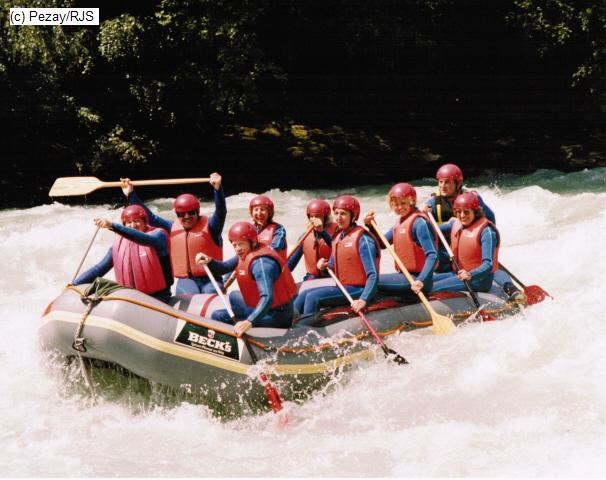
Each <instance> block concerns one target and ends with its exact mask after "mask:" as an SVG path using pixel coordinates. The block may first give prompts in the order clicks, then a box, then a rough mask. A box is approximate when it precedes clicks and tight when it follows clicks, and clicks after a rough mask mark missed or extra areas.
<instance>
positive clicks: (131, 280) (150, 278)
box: [74, 205, 173, 303]
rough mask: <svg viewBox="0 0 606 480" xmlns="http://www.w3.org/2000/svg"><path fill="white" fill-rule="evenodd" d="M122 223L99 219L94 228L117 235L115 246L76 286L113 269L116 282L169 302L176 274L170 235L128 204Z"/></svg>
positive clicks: (143, 212) (136, 206)
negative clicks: (172, 266)
mask: <svg viewBox="0 0 606 480" xmlns="http://www.w3.org/2000/svg"><path fill="white" fill-rule="evenodd" d="M121 220H122V223H121V224H120V223H112V222H110V221H109V220H107V219H105V218H96V219H95V225H97V226H98V227H100V228H107V229H108V230H111V231H113V232H116V234H117V235H116V239H115V241H114V244H113V246H112V247H110V249H109V250H108V252H107V254H106V255H105V257H103V259H102V260H101V261H100V262H99V263H98V264H97V265H95V266H93V267H91V268H90V269H88V270H87V271H86V272H84V273H83V274H82V275H80V276H79V277H78V278H77V279H76V280H75V281H74V285H80V284H82V283H91V282H92V281H93V280H94V279H95V278H96V277H102V276H103V275H105V274H106V273H107V272H109V271H110V270H111V269H112V267H113V269H114V272H115V275H116V281H117V282H118V283H120V284H121V285H124V286H125V287H129V288H135V289H137V290H140V291H142V292H143V293H147V294H148V295H151V296H152V297H154V298H157V299H158V300H160V301H162V302H165V303H168V300H169V298H170V287H171V285H172V283H173V275H172V270H171V265H170V257H169V254H168V232H167V231H166V230H163V229H161V228H154V227H151V226H150V225H149V219H148V216H147V212H146V211H145V210H144V209H143V208H142V207H141V206H139V205H129V206H128V207H126V208H125V209H124V210H122V214H121Z"/></svg>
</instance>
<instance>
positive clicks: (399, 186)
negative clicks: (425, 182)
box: [387, 183, 417, 203]
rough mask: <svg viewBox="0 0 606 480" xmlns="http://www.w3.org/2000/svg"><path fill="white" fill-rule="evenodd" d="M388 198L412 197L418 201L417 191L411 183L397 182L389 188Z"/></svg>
mask: <svg viewBox="0 0 606 480" xmlns="http://www.w3.org/2000/svg"><path fill="white" fill-rule="evenodd" d="M387 198H389V199H391V198H412V200H413V203H417V191H416V190H415V187H413V186H412V185H411V184H410V183H396V184H395V185H394V186H393V187H391V188H390V189H389V193H388V194H387Z"/></svg>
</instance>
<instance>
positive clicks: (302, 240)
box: [225, 225, 314, 290]
mask: <svg viewBox="0 0 606 480" xmlns="http://www.w3.org/2000/svg"><path fill="white" fill-rule="evenodd" d="M313 229H314V227H313V225H310V226H309V227H307V230H306V231H305V233H304V234H303V236H302V237H301V238H300V239H299V241H298V242H297V244H296V245H295V246H294V248H293V249H292V250H291V251H290V253H289V254H288V256H287V257H286V261H288V260H290V257H292V256H293V255H294V253H295V252H296V251H297V249H298V248H299V247H300V246H301V244H302V243H303V242H304V241H305V239H306V238H307V237H308V235H309V234H310V233H311V231H312V230H313ZM235 279H236V272H233V273H232V274H231V275H230V276H229V278H228V279H227V281H226V282H225V290H227V289H228V288H229V287H230V286H231V284H232V283H234V280H235Z"/></svg>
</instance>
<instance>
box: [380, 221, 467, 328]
mask: <svg viewBox="0 0 606 480" xmlns="http://www.w3.org/2000/svg"><path fill="white" fill-rule="evenodd" d="M370 224H371V225H372V226H373V227H374V229H375V232H376V233H377V235H378V236H379V238H380V239H381V241H382V242H383V245H385V248H387V250H389V253H390V254H391V256H392V257H393V259H394V260H395V262H396V263H397V264H398V267H400V271H401V272H402V273H403V274H404V276H405V277H406V280H408V283H410V284H411V285H412V284H413V282H414V278H412V275H411V274H410V272H409V271H408V270H407V269H406V267H405V266H404V263H402V260H400V257H398V255H397V254H396V251H395V250H394V248H393V245H392V244H391V243H389V242H388V241H387V239H386V238H385V235H383V234H382V233H381V231H380V230H379V226H378V225H377V222H375V221H374V220H371V222H370ZM417 296H418V297H419V300H421V302H422V303H423V305H424V306H425V308H426V309H427V312H429V316H430V317H431V321H432V323H433V325H432V327H431V328H432V329H433V332H434V333H435V334H437V335H445V334H447V333H451V332H454V331H455V330H456V328H457V327H456V326H455V324H454V322H453V321H452V319H451V318H450V317H447V316H446V315H440V314H439V313H438V312H436V311H435V310H434V309H433V307H432V306H431V303H429V301H428V300H427V297H426V296H425V294H424V293H423V292H422V291H419V293H417Z"/></svg>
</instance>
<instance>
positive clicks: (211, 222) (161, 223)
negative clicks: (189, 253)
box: [128, 186, 227, 294]
mask: <svg viewBox="0 0 606 480" xmlns="http://www.w3.org/2000/svg"><path fill="white" fill-rule="evenodd" d="M213 197H214V201H215V211H214V212H213V214H212V215H211V216H210V217H209V219H208V230H209V231H210V235H211V237H212V239H213V241H214V242H215V243H216V244H217V245H218V246H222V245H223V239H222V238H221V233H222V232H223V226H224V225H225V217H226V215H227V206H226V204H225V193H224V192H223V186H221V187H219V189H218V190H215V189H214V188H213ZM128 203H130V204H131V205H132V204H135V205H141V206H142V207H143V208H144V209H145V211H146V212H147V215H148V216H149V224H150V225H153V226H155V227H160V228H164V229H165V230H166V231H168V232H170V231H171V229H172V227H173V223H174V220H166V219H164V218H162V217H159V216H158V215H156V214H155V213H153V212H152V211H151V210H150V209H149V208H147V206H146V205H145V204H144V203H143V201H141V199H140V198H139V197H138V196H137V194H136V193H135V192H131V193H130V194H129V195H128ZM214 291H215V289H214V287H213V285H212V283H211V282H210V279H209V278H208V277H206V276H200V277H194V276H190V277H189V278H178V279H177V288H176V293H177V294H183V293H186V294H196V293H213V292H214Z"/></svg>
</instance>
